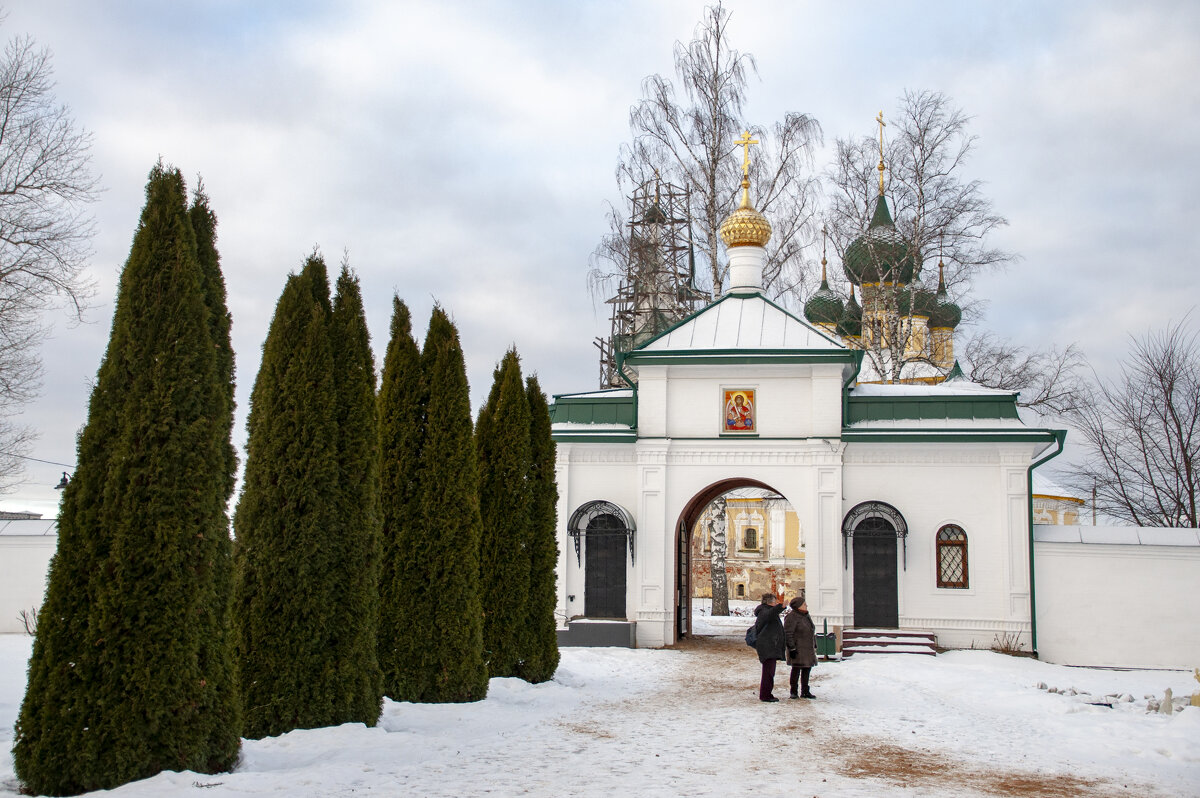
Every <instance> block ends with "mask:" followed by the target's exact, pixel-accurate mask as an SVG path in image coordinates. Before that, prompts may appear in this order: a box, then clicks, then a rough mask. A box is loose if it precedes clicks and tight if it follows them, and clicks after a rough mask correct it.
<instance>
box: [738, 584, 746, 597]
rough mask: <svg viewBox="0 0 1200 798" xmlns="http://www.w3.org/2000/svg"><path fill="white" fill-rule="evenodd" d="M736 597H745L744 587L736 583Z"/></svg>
mask: <svg viewBox="0 0 1200 798" xmlns="http://www.w3.org/2000/svg"><path fill="white" fill-rule="evenodd" d="M737 597H738V598H745V597H746V586H745V585H743V584H741V583H740V582H739V583H738V586H737Z"/></svg>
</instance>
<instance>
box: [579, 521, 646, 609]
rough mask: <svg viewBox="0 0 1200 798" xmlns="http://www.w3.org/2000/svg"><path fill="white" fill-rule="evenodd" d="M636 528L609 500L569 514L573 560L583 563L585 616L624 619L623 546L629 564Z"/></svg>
mask: <svg viewBox="0 0 1200 798" xmlns="http://www.w3.org/2000/svg"><path fill="white" fill-rule="evenodd" d="M636 532H637V529H636V527H635V525H634V522H633V518H632V516H630V515H629V513H628V512H626V510H625V508H624V507H621V506H620V505H618V504H613V503H612V502H606V501H594V502H589V503H587V504H585V505H583V506H582V507H580V508H579V509H578V510H576V511H575V512H574V513H573V514H572V515H571V520H570V521H569V522H568V523H567V534H569V535H570V536H571V539H572V542H573V543H574V546H575V559H576V563H578V564H580V565H581V566H583V565H584V563H586V566H584V584H583V614H584V616H585V617H587V618H615V619H624V618H626V608H625V592H626V581H627V580H626V575H627V571H626V567H625V548H626V546H628V548H629V561H630V564H631V565H632V564H633V561H634V557H635V555H636V550H635V549H634V539H635V537H636Z"/></svg>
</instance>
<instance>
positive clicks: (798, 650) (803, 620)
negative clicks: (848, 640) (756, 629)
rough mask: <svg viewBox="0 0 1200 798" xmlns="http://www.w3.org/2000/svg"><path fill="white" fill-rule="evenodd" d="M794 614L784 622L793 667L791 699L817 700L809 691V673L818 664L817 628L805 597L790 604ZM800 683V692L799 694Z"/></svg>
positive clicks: (785, 637) (799, 597)
mask: <svg viewBox="0 0 1200 798" xmlns="http://www.w3.org/2000/svg"><path fill="white" fill-rule="evenodd" d="M788 606H790V607H791V608H792V612H790V613H788V617H787V620H785V621H784V622H783V636H784V641H785V642H786V643H787V663H788V665H791V666H792V673H791V679H790V683H791V688H792V694H791V696H790V697H791V698H816V696H815V695H813V694H812V693H811V692H809V690H808V672H809V671H811V670H812V669H813V666H814V665H816V664H817V648H816V639H817V636H816V631H817V630H816V626H815V625H814V624H813V619H812V616H811V615H809V614H808V603H807V602H806V601H805V599H804V596H796V598H794V599H792V600H791V602H789V604H788ZM797 682H799V686H800V692H797Z"/></svg>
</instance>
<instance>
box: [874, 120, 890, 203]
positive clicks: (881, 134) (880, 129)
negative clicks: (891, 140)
mask: <svg viewBox="0 0 1200 798" xmlns="http://www.w3.org/2000/svg"><path fill="white" fill-rule="evenodd" d="M875 121H876V122H878V123H879V196H881V197H882V196H883V129H884V128H885V127H887V122H884V121H883V111H880V112H879V116H877V117H875Z"/></svg>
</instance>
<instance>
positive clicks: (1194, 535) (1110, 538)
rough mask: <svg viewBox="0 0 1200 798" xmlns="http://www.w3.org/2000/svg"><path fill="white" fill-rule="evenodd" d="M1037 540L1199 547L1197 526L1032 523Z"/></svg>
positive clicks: (1199, 537)
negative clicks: (1190, 527) (1188, 527)
mask: <svg viewBox="0 0 1200 798" xmlns="http://www.w3.org/2000/svg"><path fill="white" fill-rule="evenodd" d="M1033 538H1034V540H1036V541H1038V542H1039V543H1090V544H1108V545H1110V546H1112V545H1115V546H1200V529H1186V528H1172V527H1149V526H1081V525H1080V526H1076V525H1053V524H1034V525H1033Z"/></svg>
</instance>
